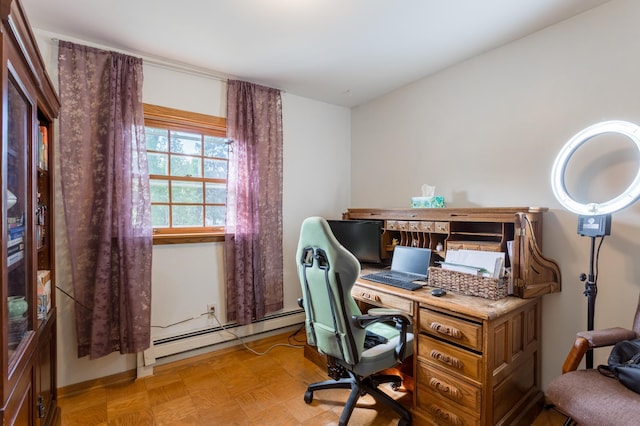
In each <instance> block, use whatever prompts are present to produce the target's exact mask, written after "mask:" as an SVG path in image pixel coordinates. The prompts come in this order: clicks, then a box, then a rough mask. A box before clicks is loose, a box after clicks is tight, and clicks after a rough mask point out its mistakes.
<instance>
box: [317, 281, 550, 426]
mask: <svg viewBox="0 0 640 426" xmlns="http://www.w3.org/2000/svg"><path fill="white" fill-rule="evenodd" d="M351 295H352V296H353V298H354V299H355V300H356V301H357V302H358V303H359V304H360V306H361V308H362V309H363V310H364V311H366V310H367V309H368V308H369V307H370V306H383V307H395V308H397V309H401V310H402V311H404V312H405V313H406V314H407V315H409V316H411V317H412V320H413V321H412V322H413V332H414V335H415V338H414V348H413V353H414V356H413V360H412V364H409V365H405V366H404V367H403V368H404V371H411V372H412V374H411V378H412V379H413V380H411V381H410V386H409V388H411V389H413V404H412V406H411V407H410V408H411V412H412V414H413V424H415V425H454V426H462V425H478V426H480V425H482V426H492V425H527V424H531V423H532V421H533V420H534V419H535V417H536V416H537V414H538V413H539V412H540V411H541V410H542V405H543V402H544V395H543V393H542V391H541V390H540V371H541V370H540V368H541V365H540V362H541V356H542V354H541V350H542V345H541V336H542V335H541V300H540V298H539V297H535V298H529V299H523V298H519V297H511V296H509V297H505V298H502V299H499V300H489V299H483V298H480V297H474V296H464V295H459V294H455V293H453V292H450V293H447V295H445V296H444V297H435V296H432V295H431V293H430V289H429V288H425V289H421V290H416V291H408V290H402V289H398V288H395V287H390V286H385V285H384V284H378V283H374V282H371V281H367V280H365V279H362V278H360V279H358V281H357V282H356V285H355V286H354V287H353V288H352V291H351ZM409 362H411V361H409ZM406 363H407V361H405V364H406ZM319 365H321V364H319Z"/></svg>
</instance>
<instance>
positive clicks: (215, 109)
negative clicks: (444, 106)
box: [36, 30, 351, 387]
mask: <svg viewBox="0 0 640 426" xmlns="http://www.w3.org/2000/svg"><path fill="white" fill-rule="evenodd" d="M36 34H37V37H38V42H39V44H40V48H41V50H42V54H43V57H44V58H45V62H47V64H48V68H49V73H50V75H51V77H52V80H53V81H54V82H56V81H57V71H56V68H57V58H56V48H55V44H54V42H53V41H52V39H53V38H56V39H65V40H70V41H73V42H76V43H83V42H82V41H81V40H75V39H73V38H67V37H65V36H63V35H57V34H56V35H53V34H50V33H45V32H38V31H37V30H36ZM84 44H90V43H84ZM97 47H102V48H105V47H104V46H97ZM282 98H283V126H284V129H283V132H284V154H283V156H284V165H283V167H284V183H283V184H284V200H283V255H284V309H283V312H286V311H292V310H297V309H299V308H298V305H297V299H298V297H300V295H301V292H300V288H299V283H298V280H297V275H296V272H295V264H294V253H295V249H296V245H297V238H298V230H299V227H300V224H301V223H302V220H303V219H304V218H305V217H307V216H311V215H325V216H327V217H334V218H338V217H340V214H341V213H342V212H343V211H345V210H346V209H347V207H349V205H350V137H351V127H350V119H351V113H350V110H349V109H347V108H344V107H338V106H334V105H329V104H325V103H322V102H318V101H315V100H311V99H305V98H301V97H298V96H295V95H292V94H288V93H283V95H282ZM225 99H226V83H225V82H224V81H221V80H220V79H218V78H211V77H207V76H205V75H202V74H198V73H189V72H184V71H181V70H176V69H175V68H173V69H172V68H171V67H167V66H160V65H158V64H151V63H147V62H145V66H144V87H143V100H144V102H146V103H150V104H155V105H162V106H167V107H172V108H178V109H183V110H188V111H192V112H198V113H203V114H211V115H216V116H225V115H226V101H225ZM327 170H330V173H327ZM58 194H59V192H58ZM57 209H58V210H57V211H58V212H59V214H58V217H57V223H56V225H57V228H56V234H57V235H56V238H57V242H58V244H57V245H58V247H57V249H58V252H57V265H58V266H57V274H56V275H57V278H58V285H59V286H60V287H61V288H63V289H65V290H66V291H69V290H70V288H71V284H70V278H69V269H68V267H67V265H68V258H67V257H66V252H65V249H64V244H62V242H63V240H64V238H65V237H64V235H65V234H64V222H63V221H62V217H61V216H62V207H61V203H60V200H58V206H57ZM223 265H224V251H223V245H222V244H221V243H200V244H183V245H161V246H155V247H154V250H153V271H152V281H153V283H152V325H153V326H158V327H154V328H153V329H152V336H153V337H154V338H159V337H167V336H172V335H176V334H180V333H182V332H184V331H191V330H196V329H201V328H205V327H208V326H212V325H214V326H215V324H211V320H208V319H207V318H206V317H200V318H196V319H193V318H194V317H197V316H198V315H199V314H201V313H203V312H204V309H205V308H206V304H208V303H215V304H216V305H217V308H218V317H219V318H220V319H224V317H225V302H224V287H223V276H224V271H223ZM57 302H58V309H59V314H58V386H60V387H64V386H67V385H71V384H74V383H79V382H83V381H87V380H91V379H95V378H99V377H102V376H107V375H112V374H117V373H120V372H123V371H127V370H133V369H135V368H136V357H135V356H134V355H126V356H125V355H120V354H111V355H108V356H106V357H103V358H100V359H97V360H89V359H88V358H87V357H85V358H80V359H79V358H78V357H77V355H76V346H75V345H76V342H75V331H74V330H75V326H74V322H73V305H72V303H70V300H69V299H68V298H67V297H66V296H64V295H63V294H62V293H61V292H59V291H58V292H57ZM183 320H187V321H186V322H181V321H183ZM178 322H181V323H180V324H178V325H175V326H170V327H168V328H161V327H166V326H167V325H171V324H174V323H178Z"/></svg>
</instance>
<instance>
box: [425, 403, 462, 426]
mask: <svg viewBox="0 0 640 426" xmlns="http://www.w3.org/2000/svg"><path fill="white" fill-rule="evenodd" d="M429 408H430V411H431V414H432V415H433V416H434V417H437V418H438V419H440V420H442V421H444V422H446V423H448V424H450V425H455V426H462V420H460V417H458V416H456V415H455V414H453V413H451V412H449V411H447V410H443V409H442V408H440V407H436V406H435V405H432V406H431V407H429Z"/></svg>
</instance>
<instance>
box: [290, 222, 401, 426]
mask: <svg viewBox="0 0 640 426" xmlns="http://www.w3.org/2000/svg"><path fill="white" fill-rule="evenodd" d="M296 262H297V265H298V275H299V277H300V283H301V285H302V296H303V297H302V299H300V300H299V303H300V306H301V307H303V308H304V310H305V314H306V322H305V325H306V332H307V342H308V343H309V344H310V345H312V346H316V347H317V349H318V351H319V352H320V353H322V354H325V355H327V357H328V359H329V360H330V365H329V376H330V377H331V378H332V379H331V380H326V381H324V382H319V383H312V384H310V385H309V387H308V388H307V391H306V393H305V395H304V400H305V402H306V403H307V404H310V403H311V401H313V393H314V392H315V391H317V390H321V389H331V388H343V389H351V393H350V394H349V398H348V399H347V402H346V405H345V407H344V409H343V411H342V414H341V416H340V423H339V424H340V425H346V424H347V423H348V422H349V418H350V417H351V413H352V412H353V409H354V408H355V405H356V402H357V401H358V398H359V397H360V396H362V395H365V394H370V395H371V396H373V397H374V398H375V400H376V401H377V402H380V403H382V404H384V405H386V406H388V407H390V408H392V409H393V410H395V411H396V412H397V413H398V414H399V415H400V417H401V418H400V421H399V422H398V424H399V425H410V424H411V413H410V412H409V411H408V410H407V409H406V408H405V407H403V406H402V405H401V404H400V403H399V402H398V401H396V400H394V399H393V398H391V397H390V396H389V395H387V394H386V393H384V392H383V391H382V390H380V389H378V385H379V384H382V383H391V386H392V388H394V389H397V388H398V387H399V386H400V384H401V381H402V378H401V377H400V376H397V375H383V374H376V373H379V372H381V371H383V370H386V369H389V368H393V367H395V366H397V365H398V364H399V363H401V362H402V361H403V360H404V359H405V358H407V357H408V356H410V355H412V354H413V334H411V333H409V332H408V331H407V330H408V327H409V325H410V321H409V318H407V317H406V316H403V315H402V314H401V313H400V311H398V310H395V309H371V310H370V311H369V312H368V314H366V315H363V314H362V313H361V312H360V309H359V308H358V306H357V305H356V302H355V301H354V299H353V297H352V296H351V288H352V287H353V285H354V283H355V281H356V279H357V278H358V275H359V274H360V263H359V262H358V260H357V259H356V258H355V256H354V255H353V254H351V253H350V252H349V251H347V249H345V248H344V247H343V246H342V245H340V243H339V242H338V241H337V240H336V238H335V236H334V235H333V233H332V232H331V228H330V227H329V224H328V223H327V221H326V220H325V219H323V218H321V217H310V218H307V219H306V220H305V221H304V222H303V223H302V227H301V230H300V240H299V242H298V249H297V251H296ZM376 343H377V344H376ZM365 345H366V347H365ZM331 361H332V362H331Z"/></svg>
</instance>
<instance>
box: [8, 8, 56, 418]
mask: <svg viewBox="0 0 640 426" xmlns="http://www.w3.org/2000/svg"><path fill="white" fill-rule="evenodd" d="M0 14H1V16H0V18H1V25H2V32H1V33H0V38H1V45H0V49H1V52H2V53H1V55H2V80H1V81H2V108H1V112H2V113H1V116H0V120H1V121H2V126H1V127H0V128H1V129H2V130H1V132H2V133H1V134H2V141H1V143H0V153H1V156H2V157H1V158H2V162H1V174H0V183H1V191H0V192H1V193H2V204H1V208H0V211H1V212H2V217H1V219H0V226H1V231H0V232H2V255H1V258H0V265H1V271H2V275H1V286H0V294H1V297H2V300H3V301H4V302H3V303H0V315H1V318H2V328H1V330H2V331H1V332H0V333H1V335H2V339H1V349H0V368H1V369H2V383H1V384H0V409H1V412H0V414H1V415H2V420H3V424H7V425H13V424H16V425H49V424H55V423H56V422H58V420H59V409H58V408H57V404H56V399H57V398H56V310H55V282H54V280H55V271H54V265H55V259H54V247H55V245H54V241H53V236H54V232H53V202H52V201H53V173H52V168H53V149H52V147H53V137H52V136H53V120H54V119H55V118H56V116H57V114H58V110H59V106H60V105H59V101H58V98H57V95H56V94H55V91H54V88H53V85H52V84H51V81H50V80H49V77H48V76H47V74H46V72H45V68H44V64H43V61H42V58H41V56H40V54H39V52H38V49H37V45H36V42H35V39H34V37H33V33H32V32H31V29H30V28H29V26H28V21H27V19H26V17H25V15H24V10H23V8H22V6H21V4H20V2H19V1H18V0H13V1H12V0H0Z"/></svg>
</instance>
